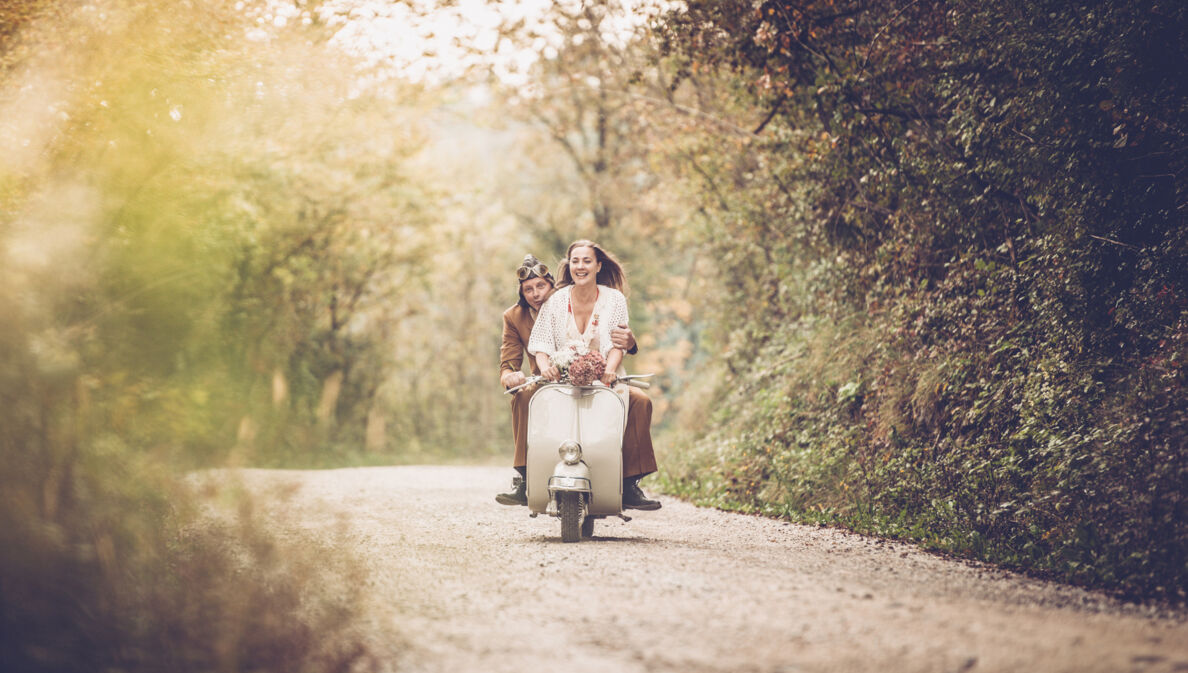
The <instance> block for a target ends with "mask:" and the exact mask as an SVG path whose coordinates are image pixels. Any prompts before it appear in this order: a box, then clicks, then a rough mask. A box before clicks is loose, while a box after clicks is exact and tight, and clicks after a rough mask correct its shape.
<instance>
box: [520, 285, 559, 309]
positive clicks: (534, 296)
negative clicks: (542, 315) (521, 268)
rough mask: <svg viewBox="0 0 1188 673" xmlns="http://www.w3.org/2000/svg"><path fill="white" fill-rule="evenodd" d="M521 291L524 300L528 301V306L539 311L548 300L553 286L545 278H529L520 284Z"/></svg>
mask: <svg viewBox="0 0 1188 673" xmlns="http://www.w3.org/2000/svg"><path fill="white" fill-rule="evenodd" d="M520 289H521V290H522V291H523V292H524V299H527V300H528V304H529V305H530V306H531V307H532V308H533V309H535V310H537V311H539V310H540V306H541V304H543V303H544V302H545V299H548V297H549V292H550V291H551V290H552V289H553V284H552V283H550V282H549V281H547V280H545V279H544V278H529V279H528V280H526V281H524V282H523V283H520Z"/></svg>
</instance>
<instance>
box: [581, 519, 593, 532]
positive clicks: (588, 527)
mask: <svg viewBox="0 0 1188 673" xmlns="http://www.w3.org/2000/svg"><path fill="white" fill-rule="evenodd" d="M582 537H594V517H592V516H587V517H586V518H585V520H584V521H582Z"/></svg>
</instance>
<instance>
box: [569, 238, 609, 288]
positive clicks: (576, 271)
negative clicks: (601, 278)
mask: <svg viewBox="0 0 1188 673" xmlns="http://www.w3.org/2000/svg"><path fill="white" fill-rule="evenodd" d="M601 270H602V262H599V261H598V257H597V256H596V255H595V254H594V248H591V247H590V246H588V245H581V246H578V247H576V248H574V249H573V250H570V251H569V275H570V277H571V278H573V284H574V285H579V286H585V285H592V284H594V283H597V282H598V272H599V271H601Z"/></svg>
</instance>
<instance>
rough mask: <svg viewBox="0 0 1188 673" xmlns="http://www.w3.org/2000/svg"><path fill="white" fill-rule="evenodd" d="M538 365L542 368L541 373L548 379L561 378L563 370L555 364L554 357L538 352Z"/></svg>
mask: <svg viewBox="0 0 1188 673" xmlns="http://www.w3.org/2000/svg"><path fill="white" fill-rule="evenodd" d="M536 367H537V368H538V369H540V375H541V376H543V377H544V378H545V380H546V381H560V380H561V370H560V369H557V368H556V367H555V366H553V359H552V358H550V357H549V356H548V354H546V353H537V354H536Z"/></svg>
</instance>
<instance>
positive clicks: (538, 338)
mask: <svg viewBox="0 0 1188 673" xmlns="http://www.w3.org/2000/svg"><path fill="white" fill-rule="evenodd" d="M572 287H573V286H571V285H567V286H565V287H563V288H561V289H560V290H557V291H556V292H554V293H553V294H552V296H550V297H549V298H548V300H547V301H546V302H545V303H544V305H543V306H541V307H540V314H539V315H537V316H536V324H535V325H534V326H533V327H532V336H531V337H530V338H529V339H528V353H529V354H531V355H534V356H535V355H536V354H537V353H546V354H548V355H549V357H552V356H553V355H554V354H556V353H557V351H559V350H561V349H562V348H564V347H566V346H567V345H568V344H569V343H571V342H572V341H574V340H580V341H581V342H582V343H583V344H584V345H585V346H586V348H588V349H589V350H594V349H595V348H597V349H598V351H599V352H600V353H602V355H603V356H604V357H605V356H606V354H607V353H609V352H610V349H611V346H612V344H611V339H610V331H611V329H613V328H614V327H616V326H617V325H626V324H627V298H626V297H624V296H623V293H622V292H619V291H618V290H616V289H614V288H611V287H607V286H605V285H599V286H598V299H596V300H595V301H594V311H593V312H592V313H591V314H590V322H589V323H587V325H586V330H585V332H578V329H577V322H576V321H575V320H574V318H573V313H571V312H570V310H569V290H570V289H571V288H572ZM620 369H621V367H620Z"/></svg>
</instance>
